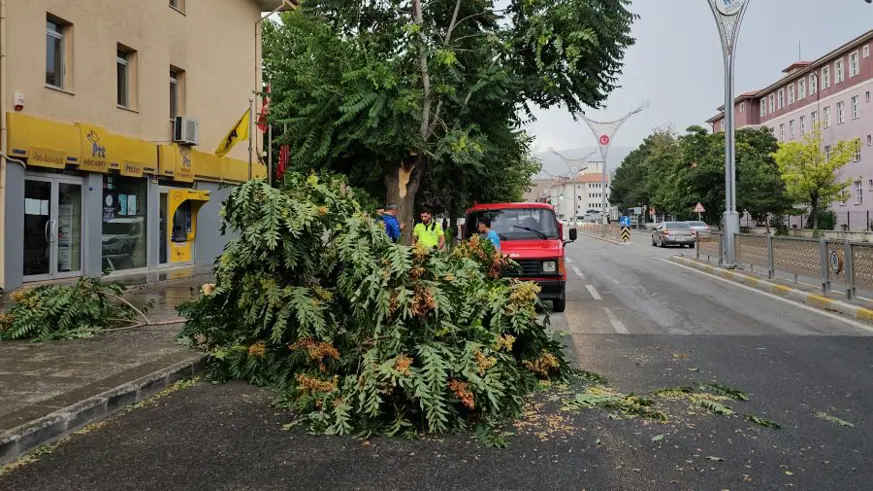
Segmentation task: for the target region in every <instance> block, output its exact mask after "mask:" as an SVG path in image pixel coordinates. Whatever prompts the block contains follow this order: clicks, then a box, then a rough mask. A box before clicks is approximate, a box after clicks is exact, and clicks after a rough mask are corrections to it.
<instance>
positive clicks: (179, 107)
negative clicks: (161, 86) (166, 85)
mask: <svg viewBox="0 0 873 491" xmlns="http://www.w3.org/2000/svg"><path fill="white" fill-rule="evenodd" d="M184 114H185V70H182V69H181V68H177V67H174V66H171V67H170V120H171V121H175V119H176V116H182V115H184Z"/></svg>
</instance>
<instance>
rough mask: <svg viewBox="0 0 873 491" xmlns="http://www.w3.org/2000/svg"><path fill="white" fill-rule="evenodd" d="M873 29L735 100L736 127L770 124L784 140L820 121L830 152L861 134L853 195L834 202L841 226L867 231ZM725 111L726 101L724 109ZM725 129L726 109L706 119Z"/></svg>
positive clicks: (872, 167) (850, 170) (872, 163)
mask: <svg viewBox="0 0 873 491" xmlns="http://www.w3.org/2000/svg"><path fill="white" fill-rule="evenodd" d="M871 45H873V31H869V32H866V33H864V34H863V35H861V36H859V37H857V38H855V39H853V40H852V41H849V42H848V43H846V44H844V45H843V46H840V47H839V48H837V49H835V50H833V51H831V52H830V53H828V54H826V55H824V56H822V57H821V58H819V59H817V60H814V61H804V62H797V63H794V64H792V65H791V66H789V67H788V68H786V69H785V70H783V73H784V76H783V77H782V78H781V79H780V80H778V81H776V82H774V83H773V84H771V85H770V86H768V87H766V88H764V89H762V90H759V91H756V92H747V93H744V94H742V95H741V96H739V97H737V99H736V100H735V101H734V104H735V106H734V107H735V114H736V116H737V117H736V127H737V128H738V129H739V128H749V127H750V128H758V127H767V128H769V129H770V130H771V131H772V132H773V134H774V135H775V136H776V139H777V140H779V141H780V142H787V141H791V140H798V139H800V138H802V137H803V136H805V135H806V134H807V133H808V132H810V131H811V130H812V129H813V128H814V127H815V126H816V125H819V128H820V129H821V133H822V144H823V145H824V151H825V152H826V153H827V151H828V149H829V148H831V146H833V145H835V144H836V142H838V141H841V140H853V139H859V140H860V141H861V151H860V152H859V153H858V154H856V155H855V158H854V160H853V161H852V162H851V163H849V164H847V165H846V166H845V167H843V169H842V173H843V175H842V178H843V179H846V180H848V181H849V182H850V184H849V192H850V194H851V196H850V198H849V199H848V200H847V201H845V202H841V203H832V204H831V210H832V211H834V212H835V213H836V216H837V224H838V227H839V228H843V229H847V230H867V229H869V228H870V226H871V223H870V217H871V215H873V213H871V212H873V102H871V91H873V57H871V55H870V50H871ZM719 110H720V111H723V110H724V106H722V107H721V108H719ZM707 122H708V123H710V124H711V125H712V128H713V131H723V130H724V113H723V112H722V113H720V114H718V115H716V116H715V117H713V118H711V119H710V120H709V121H707Z"/></svg>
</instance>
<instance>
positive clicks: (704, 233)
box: [685, 220, 712, 239]
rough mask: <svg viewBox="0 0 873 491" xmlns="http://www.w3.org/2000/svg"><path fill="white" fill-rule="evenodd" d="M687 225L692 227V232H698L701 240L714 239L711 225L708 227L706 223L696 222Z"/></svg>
mask: <svg viewBox="0 0 873 491" xmlns="http://www.w3.org/2000/svg"><path fill="white" fill-rule="evenodd" d="M685 223H687V224H688V226H689V227H691V230H694V231H695V232H697V236H698V237H700V238H701V239H708V238H710V237H712V229H710V228H709V225H707V224H706V222H701V221H697V220H694V221H689V222H685Z"/></svg>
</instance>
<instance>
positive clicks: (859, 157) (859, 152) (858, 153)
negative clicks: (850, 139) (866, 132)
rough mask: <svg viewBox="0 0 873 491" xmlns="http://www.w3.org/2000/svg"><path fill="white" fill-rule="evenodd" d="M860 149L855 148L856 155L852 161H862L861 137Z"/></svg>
mask: <svg viewBox="0 0 873 491" xmlns="http://www.w3.org/2000/svg"><path fill="white" fill-rule="evenodd" d="M858 140H859V141H858V149H857V150H855V155H853V156H852V162H860V161H861V145H860V143H861V142H860V140H861V139H860V138H859V139H858Z"/></svg>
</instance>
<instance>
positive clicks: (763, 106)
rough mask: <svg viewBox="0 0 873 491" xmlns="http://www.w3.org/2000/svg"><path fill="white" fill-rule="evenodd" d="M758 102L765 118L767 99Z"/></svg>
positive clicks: (759, 110) (760, 111)
mask: <svg viewBox="0 0 873 491" xmlns="http://www.w3.org/2000/svg"><path fill="white" fill-rule="evenodd" d="M868 94H869V92H868ZM758 104H759V105H760V107H759V108H758V112H759V113H760V116H761V117H762V118H763V117H764V116H766V115H767V100H766V99H765V98H763V97H762V98H761V99H760V100H759V101H758Z"/></svg>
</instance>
